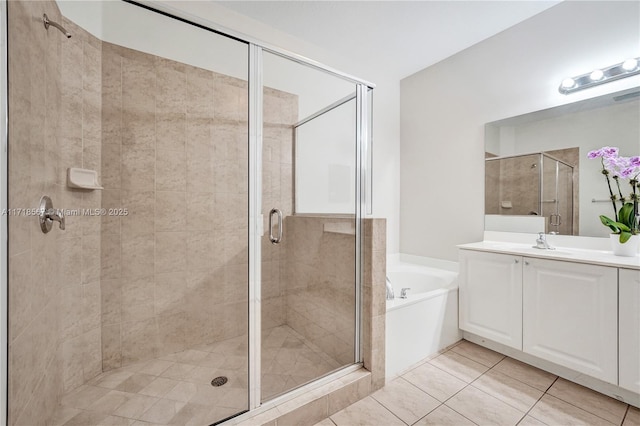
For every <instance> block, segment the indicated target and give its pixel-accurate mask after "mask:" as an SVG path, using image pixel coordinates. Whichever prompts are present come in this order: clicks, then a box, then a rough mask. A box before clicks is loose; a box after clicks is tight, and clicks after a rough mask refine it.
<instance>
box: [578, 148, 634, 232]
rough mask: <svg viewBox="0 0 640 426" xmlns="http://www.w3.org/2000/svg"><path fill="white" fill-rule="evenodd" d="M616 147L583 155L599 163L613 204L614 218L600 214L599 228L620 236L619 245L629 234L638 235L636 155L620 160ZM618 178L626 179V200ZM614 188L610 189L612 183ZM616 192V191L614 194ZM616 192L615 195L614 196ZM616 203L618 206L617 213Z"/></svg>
mask: <svg viewBox="0 0 640 426" xmlns="http://www.w3.org/2000/svg"><path fill="white" fill-rule="evenodd" d="M618 151H619V150H618V148H615V147H609V146H605V147H602V148H600V149H596V150H595V151H591V152H589V154H588V155H587V157H588V158H590V159H595V158H600V161H601V162H602V174H603V175H604V177H605V179H606V181H607V187H608V188H609V195H610V198H611V203H612V205H613V214H614V219H610V218H609V217H607V216H605V215H600V221H601V222H602V224H603V225H605V226H607V227H609V228H610V229H611V230H612V231H613V233H614V234H619V235H620V242H621V243H626V242H627V241H628V240H629V239H630V238H631V236H632V235H638V234H639V233H640V231H639V230H638V200H640V194H639V193H640V184H639V183H638V180H639V179H640V156H635V157H620V156H619V155H618ZM621 179H629V184H630V185H631V194H629V197H625V196H624V195H622V189H621V187H620V180H621ZM612 180H613V182H614V183H615V189H614V188H612V186H611V184H612V182H611V181H612ZM616 190H617V191H616ZM616 192H617V193H616ZM618 202H620V204H621V207H620V209H619V210H618V204H617V203H618Z"/></svg>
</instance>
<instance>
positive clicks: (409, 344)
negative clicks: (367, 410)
mask: <svg viewBox="0 0 640 426" xmlns="http://www.w3.org/2000/svg"><path fill="white" fill-rule="evenodd" d="M387 276H388V277H389V279H390V280H391V283H392V285H393V288H394V292H395V296H396V298H395V299H394V300H389V301H387V318H386V351H385V355H386V370H387V371H386V376H387V379H391V378H393V377H394V376H396V375H398V374H402V373H403V372H404V371H406V370H407V369H408V368H409V367H411V366H413V365H414V364H416V363H418V362H419V361H420V360H422V359H424V358H427V357H428V356H430V355H433V354H435V353H436V352H438V351H440V350H442V349H444V348H446V347H447V346H449V345H452V344H453V343H455V342H457V341H458V340H460V339H461V338H462V332H461V331H460V330H459V329H458V272H457V263H456V262H446V261H441V260H436V259H428V258H423V257H417V256H408V255H395V256H389V259H388V260H387ZM402 288H410V289H411V290H409V292H408V293H409V297H408V298H406V299H401V298H400V294H401V291H402Z"/></svg>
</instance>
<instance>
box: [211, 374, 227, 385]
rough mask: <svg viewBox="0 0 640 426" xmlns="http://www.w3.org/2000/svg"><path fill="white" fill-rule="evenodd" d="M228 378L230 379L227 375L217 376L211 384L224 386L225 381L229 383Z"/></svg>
mask: <svg viewBox="0 0 640 426" xmlns="http://www.w3.org/2000/svg"><path fill="white" fill-rule="evenodd" d="M227 380H229V379H227V378H226V377H225V376H219V377H216V378H215V379H213V380H212V381H211V386H215V387H218V386H222V385H224V384H225V383H227Z"/></svg>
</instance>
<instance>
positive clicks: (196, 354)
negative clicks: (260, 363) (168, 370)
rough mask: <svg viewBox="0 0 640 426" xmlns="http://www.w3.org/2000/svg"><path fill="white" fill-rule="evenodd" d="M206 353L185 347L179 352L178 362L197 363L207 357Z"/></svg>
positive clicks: (207, 353)
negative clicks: (185, 348)
mask: <svg viewBox="0 0 640 426" xmlns="http://www.w3.org/2000/svg"><path fill="white" fill-rule="evenodd" d="M207 355H209V352H205V351H198V350H195V349H187V350H186V351H184V352H181V354H180V356H179V358H178V362H181V363H183V364H192V365H199V364H200V362H201V361H202V360H203V359H205V358H206V357H207ZM245 358H246V357H245Z"/></svg>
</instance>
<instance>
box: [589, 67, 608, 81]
mask: <svg viewBox="0 0 640 426" xmlns="http://www.w3.org/2000/svg"><path fill="white" fill-rule="evenodd" d="M602 77H604V73H603V72H602V70H594V71H593V72H592V73H591V75H590V76H589V78H590V79H591V80H592V81H598V80H602Z"/></svg>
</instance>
